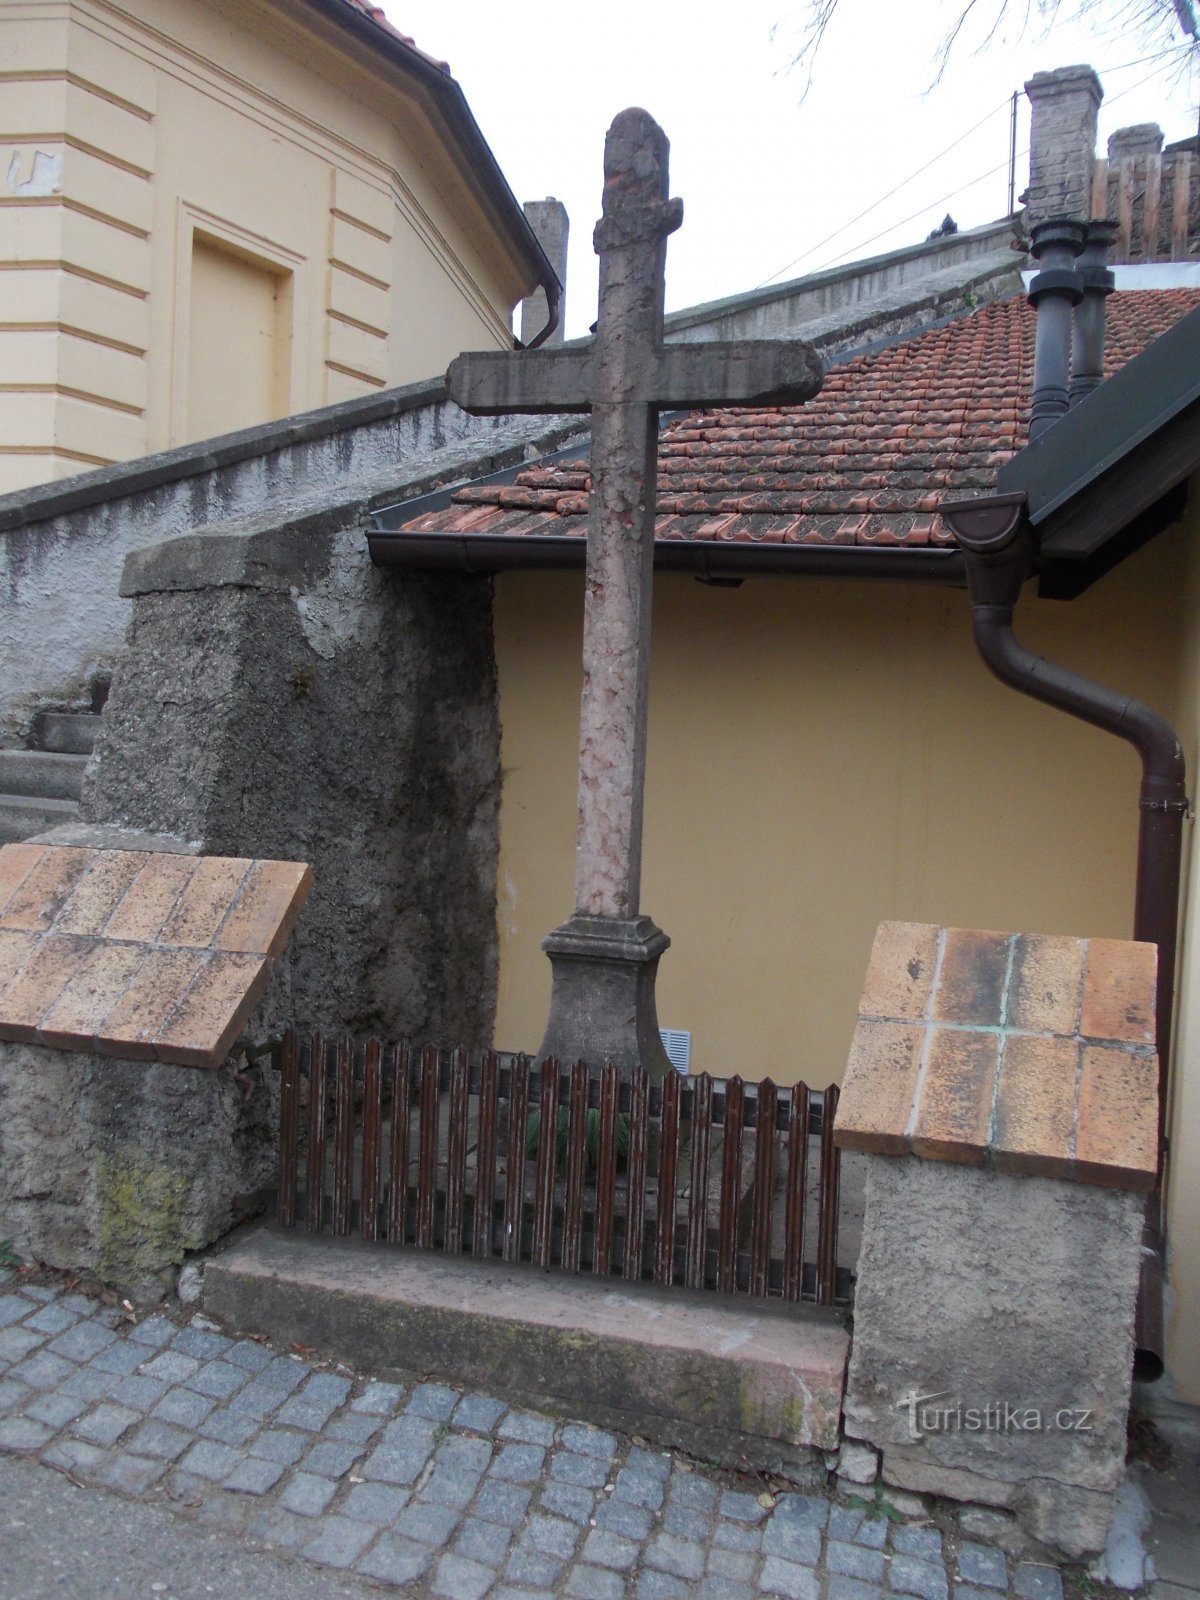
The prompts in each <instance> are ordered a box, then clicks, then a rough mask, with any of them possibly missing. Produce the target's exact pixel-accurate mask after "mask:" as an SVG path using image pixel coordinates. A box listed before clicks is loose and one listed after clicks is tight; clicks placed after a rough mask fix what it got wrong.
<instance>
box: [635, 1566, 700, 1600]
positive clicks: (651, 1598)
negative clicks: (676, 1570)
mask: <svg viewBox="0 0 1200 1600" xmlns="http://www.w3.org/2000/svg"><path fill="white" fill-rule="evenodd" d="M688 1588H689V1585H688V1584H686V1583H685V1582H684V1581H683V1579H682V1578H676V1577H675V1576H674V1575H673V1574H672V1573H670V1572H643V1573H642V1575H641V1577H640V1578H639V1579H638V1581H637V1585H636V1587H635V1588H634V1591H633V1592H634V1596H635V1600H687V1593H688Z"/></svg>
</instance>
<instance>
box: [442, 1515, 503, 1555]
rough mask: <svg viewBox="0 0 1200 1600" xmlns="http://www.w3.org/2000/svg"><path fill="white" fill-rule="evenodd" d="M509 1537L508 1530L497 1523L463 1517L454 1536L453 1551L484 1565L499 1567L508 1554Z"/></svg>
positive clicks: (478, 1518)
mask: <svg viewBox="0 0 1200 1600" xmlns="http://www.w3.org/2000/svg"><path fill="white" fill-rule="evenodd" d="M510 1537H511V1535H510V1533H509V1530H508V1529H507V1528H502V1527H500V1526H499V1524H498V1523H495V1522H485V1521H484V1520H483V1519H482V1518H480V1517H464V1518H463V1520H462V1524H461V1525H460V1527H459V1530H458V1533H457V1535H456V1536H455V1540H454V1552H455V1554H456V1555H460V1556H466V1558H467V1559H468V1561H479V1562H482V1563H483V1565H484V1566H485V1567H499V1566H500V1565H501V1563H502V1562H503V1560H504V1558H505V1556H506V1555H507V1554H508V1545H509V1539H510Z"/></svg>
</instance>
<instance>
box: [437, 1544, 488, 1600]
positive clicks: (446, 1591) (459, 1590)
mask: <svg viewBox="0 0 1200 1600" xmlns="http://www.w3.org/2000/svg"><path fill="white" fill-rule="evenodd" d="M495 1581H496V1574H495V1573H494V1572H493V1571H492V1570H491V1569H490V1568H489V1567H484V1566H481V1565H480V1564H479V1563H478V1562H477V1561H469V1560H468V1559H467V1558H466V1556H456V1555H453V1554H451V1553H450V1552H447V1554H446V1555H444V1556H442V1558H441V1560H440V1561H439V1562H438V1564H437V1567H436V1568H435V1570H434V1574H433V1583H432V1584H431V1586H430V1592H431V1593H432V1594H441V1595H448V1596H449V1597H450V1600H483V1597H484V1595H485V1594H487V1592H488V1590H489V1589H490V1588H491V1587H492V1584H493V1583H495Z"/></svg>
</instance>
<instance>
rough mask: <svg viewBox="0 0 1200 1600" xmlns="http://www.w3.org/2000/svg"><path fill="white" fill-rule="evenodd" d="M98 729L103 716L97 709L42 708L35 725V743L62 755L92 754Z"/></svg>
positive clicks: (41, 748) (40, 748) (40, 747)
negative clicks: (48, 709)
mask: <svg viewBox="0 0 1200 1600" xmlns="http://www.w3.org/2000/svg"><path fill="white" fill-rule="evenodd" d="M99 732H100V718H99V717H98V716H97V715H96V714H95V713H94V712H91V711H43V712H41V714H40V715H39V716H38V719H37V722H36V723H35V725H34V743H35V744H36V746H37V748H38V749H39V750H54V751H57V752H58V753H59V754H60V755H70V756H90V755H91V753H92V751H93V750H94V749H95V748H96V736H97V734H98V733H99Z"/></svg>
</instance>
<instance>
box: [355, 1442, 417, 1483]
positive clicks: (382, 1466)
mask: <svg viewBox="0 0 1200 1600" xmlns="http://www.w3.org/2000/svg"><path fill="white" fill-rule="evenodd" d="M428 1459H429V1456H428V1452H426V1453H425V1454H424V1455H423V1456H422V1455H419V1454H418V1453H417V1452H415V1451H413V1450H407V1449H401V1448H399V1447H397V1448H396V1449H392V1448H390V1447H389V1446H388V1445H386V1444H383V1445H380V1446H379V1448H378V1449H377V1450H373V1451H372V1452H371V1454H370V1455H369V1456H368V1457H367V1459H366V1460H365V1461H364V1462H363V1464H362V1466H360V1467H359V1469H358V1470H359V1473H360V1474H361V1476H362V1477H364V1478H367V1479H372V1480H375V1481H377V1482H379V1483H415V1482H416V1481H417V1479H418V1478H419V1477H420V1475H421V1470H422V1468H423V1467H424V1465H425V1462H426V1461H427V1460H428Z"/></svg>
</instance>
